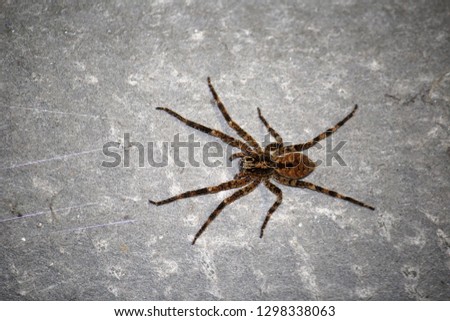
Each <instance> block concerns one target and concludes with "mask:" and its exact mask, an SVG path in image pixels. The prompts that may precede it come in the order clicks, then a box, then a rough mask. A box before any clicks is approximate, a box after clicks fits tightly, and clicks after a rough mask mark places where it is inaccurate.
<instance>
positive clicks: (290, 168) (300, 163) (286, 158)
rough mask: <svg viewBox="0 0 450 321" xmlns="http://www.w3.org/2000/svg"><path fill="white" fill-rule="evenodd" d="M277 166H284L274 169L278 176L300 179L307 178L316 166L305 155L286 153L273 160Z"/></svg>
mask: <svg viewBox="0 0 450 321" xmlns="http://www.w3.org/2000/svg"><path fill="white" fill-rule="evenodd" d="M275 162H276V163H278V164H284V165H285V166H286V167H281V168H276V169H275V170H276V171H277V173H278V174H280V175H282V176H284V177H288V178H295V179H300V178H303V177H306V176H308V175H309V174H311V172H312V171H314V169H315V167H316V164H315V163H314V162H313V161H312V160H311V159H310V158H309V157H308V156H306V155H304V154H302V153H288V154H284V155H281V156H278V157H277V158H276V159H275Z"/></svg>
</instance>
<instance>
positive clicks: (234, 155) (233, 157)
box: [228, 153, 246, 162]
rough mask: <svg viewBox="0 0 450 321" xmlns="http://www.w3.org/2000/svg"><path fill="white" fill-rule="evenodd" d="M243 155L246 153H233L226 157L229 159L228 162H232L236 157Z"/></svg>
mask: <svg viewBox="0 0 450 321" xmlns="http://www.w3.org/2000/svg"><path fill="white" fill-rule="evenodd" d="M244 156H246V154H244V153H235V154H232V155H231V156H230V157H229V158H228V160H229V161H230V162H232V161H234V160H235V159H236V158H242V157H244Z"/></svg>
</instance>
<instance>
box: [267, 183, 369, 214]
mask: <svg viewBox="0 0 450 321" xmlns="http://www.w3.org/2000/svg"><path fill="white" fill-rule="evenodd" d="M274 179H275V180H276V181H277V182H279V183H281V184H284V185H287V186H292V187H300V188H307V189H310V190H312V191H316V192H320V193H323V194H326V195H329V196H332V197H336V198H340V199H342V200H345V201H348V202H350V203H353V204H356V205H359V206H362V207H365V208H368V209H371V210H372V211H373V210H375V207H373V206H370V205H367V204H365V203H363V202H361V201H358V200H356V199H354V198H352V197H348V196H345V195H342V194H339V193H338V192H335V191H331V190H329V189H327V188H324V187H321V186H318V185H315V184H313V183H309V182H305V181H299V180H296V179H289V178H286V177H283V176H281V175H278V174H277V175H275V176H274Z"/></svg>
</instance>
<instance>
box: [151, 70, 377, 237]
mask: <svg viewBox="0 0 450 321" xmlns="http://www.w3.org/2000/svg"><path fill="white" fill-rule="evenodd" d="M208 87H209V90H210V91H211V94H212V96H213V98H214V100H215V102H216V104H217V107H218V108H219V110H220V112H221V113H222V115H223V117H224V118H225V120H226V121H227V123H228V125H229V126H230V127H231V128H232V129H234V130H235V131H236V133H237V134H238V135H239V136H240V137H241V138H243V139H244V141H245V142H243V141H242V140H239V139H236V138H234V137H231V136H229V135H227V134H224V133H222V132H220V131H218V130H215V129H211V128H208V127H206V126H203V125H201V124H198V123H195V122H193V121H191V120H188V119H186V118H184V117H182V116H180V115H179V114H177V113H176V112H174V111H173V110H170V109H169V108H165V107H157V108H156V109H158V110H163V111H165V112H166V113H168V114H170V115H171V116H173V117H175V118H177V119H178V120H180V121H181V122H183V123H185V124H186V125H187V126H189V127H192V128H195V129H197V130H199V131H202V132H204V133H206V134H208V135H211V136H214V137H217V138H219V139H221V140H222V141H223V142H225V143H226V144H228V145H231V146H233V147H236V148H238V149H240V152H239V153H235V154H233V155H231V157H230V160H231V161H232V160H234V159H237V158H239V159H240V163H239V173H238V174H237V175H236V176H235V177H234V179H232V180H230V181H228V182H225V183H222V184H219V185H217V186H210V187H204V188H200V189H197V190H192V191H188V192H184V193H181V194H179V195H176V196H172V197H170V198H168V199H165V200H162V201H152V200H149V202H150V203H151V204H154V205H158V206H159V205H164V204H167V203H171V202H174V201H177V200H180V199H183V198H188V197H193V196H198V195H205V194H213V193H218V192H221V191H225V190H229V189H235V188H241V187H242V188H241V189H239V190H238V191H236V192H234V193H233V194H232V195H231V196H229V197H227V198H225V199H224V200H223V201H222V202H221V203H220V204H219V206H217V208H216V209H215V210H214V211H213V212H212V213H211V214H210V215H209V217H208V219H207V220H206V222H205V223H204V224H203V225H202V227H201V228H200V230H198V232H197V234H195V236H194V240H193V241H192V244H195V241H196V240H197V239H198V238H199V237H200V235H201V234H202V233H203V232H204V231H205V229H206V228H207V227H208V225H209V224H210V223H211V222H212V221H213V220H214V219H215V218H216V217H217V216H218V215H219V213H220V212H221V211H222V210H223V209H224V207H225V206H227V205H228V204H231V203H232V202H234V201H236V200H237V199H239V198H241V197H243V196H245V195H247V194H249V193H250V192H252V191H253V190H254V189H255V188H256V187H257V186H258V185H259V184H260V183H263V184H264V186H265V187H267V189H269V191H271V192H272V193H273V194H275V196H276V197H277V200H276V201H275V203H274V204H273V205H272V206H271V207H270V209H269V211H268V212H267V214H266V217H265V219H264V223H263V224H262V226H261V232H260V237H263V234H264V229H265V228H266V226H267V223H268V222H269V220H270V217H271V216H272V214H273V212H275V210H276V209H277V208H278V206H279V205H280V204H281V201H282V198H283V196H282V192H281V190H280V189H279V188H278V187H277V186H275V185H274V184H273V183H271V182H270V179H273V180H275V181H276V182H278V183H280V184H282V185H287V186H291V187H299V188H306V189H310V190H313V191H317V192H320V193H323V194H326V195H329V196H332V197H336V198H340V199H343V200H346V201H348V202H351V203H353V204H356V205H359V206H363V207H366V208H369V209H371V210H374V209H375V208H374V207H372V206H370V205H367V204H364V203H363V202H360V201H358V200H356V199H354V198H351V197H348V196H344V195H342V194H339V193H337V192H334V191H330V190H329V189H327V188H324V187H321V186H318V185H315V184H313V183H309V182H305V181H303V180H302V179H303V178H305V177H306V176H308V175H309V174H311V172H312V171H313V170H314V168H315V164H314V162H313V161H312V160H311V159H309V158H308V157H307V156H306V155H304V154H302V153H301V152H302V151H304V150H307V149H308V148H311V147H313V146H314V145H315V144H317V143H318V142H319V141H321V140H323V139H325V138H327V137H328V136H330V135H331V134H333V133H334V132H335V131H336V130H337V129H338V128H339V127H341V126H342V125H344V124H345V123H346V122H347V121H348V120H349V119H350V118H351V117H352V116H353V114H354V113H355V111H356V109H357V108H358V105H355V107H354V108H353V110H352V112H351V113H350V114H348V115H347V116H346V117H345V118H344V119H342V120H341V121H340V122H338V123H337V124H336V125H335V126H333V127H331V128H328V129H327V130H326V131H324V132H323V133H321V134H320V135H318V136H316V137H314V138H313V139H311V140H310V141H308V142H306V143H303V144H297V145H287V146H286V145H284V144H283V139H282V138H281V136H280V135H279V134H278V133H277V132H276V131H275V130H274V129H273V128H272V127H271V126H270V125H269V123H268V122H267V121H266V119H265V118H264V117H263V116H262V114H261V110H260V109H259V108H258V116H259V119H260V120H261V121H262V123H263V124H264V126H265V127H266V128H267V130H268V131H269V133H270V135H271V136H272V137H273V138H274V139H275V141H276V143H271V144H269V145H267V146H266V147H265V148H264V149H263V148H262V147H261V146H260V145H259V144H258V143H257V142H256V141H255V139H254V138H253V137H252V136H250V135H249V134H248V133H247V132H246V131H245V130H243V129H242V128H241V127H240V126H239V125H238V124H237V123H235V122H234V121H233V120H232V119H231V117H230V115H229V114H228V112H227V110H226V109H225V106H224V105H223V103H222V101H221V100H220V98H219V96H218V95H217V93H216V91H215V90H214V87H213V86H212V84H211V79H210V78H209V77H208Z"/></svg>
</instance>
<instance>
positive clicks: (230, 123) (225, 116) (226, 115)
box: [208, 77, 261, 151]
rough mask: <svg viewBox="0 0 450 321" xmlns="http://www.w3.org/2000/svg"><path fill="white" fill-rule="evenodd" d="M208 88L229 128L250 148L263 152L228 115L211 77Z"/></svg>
mask: <svg viewBox="0 0 450 321" xmlns="http://www.w3.org/2000/svg"><path fill="white" fill-rule="evenodd" d="M208 87H209V90H210V91H211V94H212V96H213V98H214V100H215V102H216V104H217V107H219V110H220V112H221V113H222V116H223V118H225V120H226V121H227V123H228V126H230V127H231V128H232V129H234V130H235V131H236V133H237V134H238V135H239V136H241V137H242V138H243V139H244V140H245V141H246V142H247V143H248V144H249V145H250V146H252V147H253V148H255V149H256V150H258V151H261V146H259V144H258V143H257V142H256V141H255V139H254V138H253V137H252V136H251V135H250V134H249V133H247V132H246V131H245V130H243V129H242V127H241V126H239V125H238V124H237V123H236V122H235V121H234V120H232V119H231V117H230V115H229V114H228V111H227V109H226V108H225V106H224V104H223V103H222V101H221V100H220V97H219V95H218V94H217V92H216V91H215V89H214V87H213V85H212V84H211V78H209V77H208Z"/></svg>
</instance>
